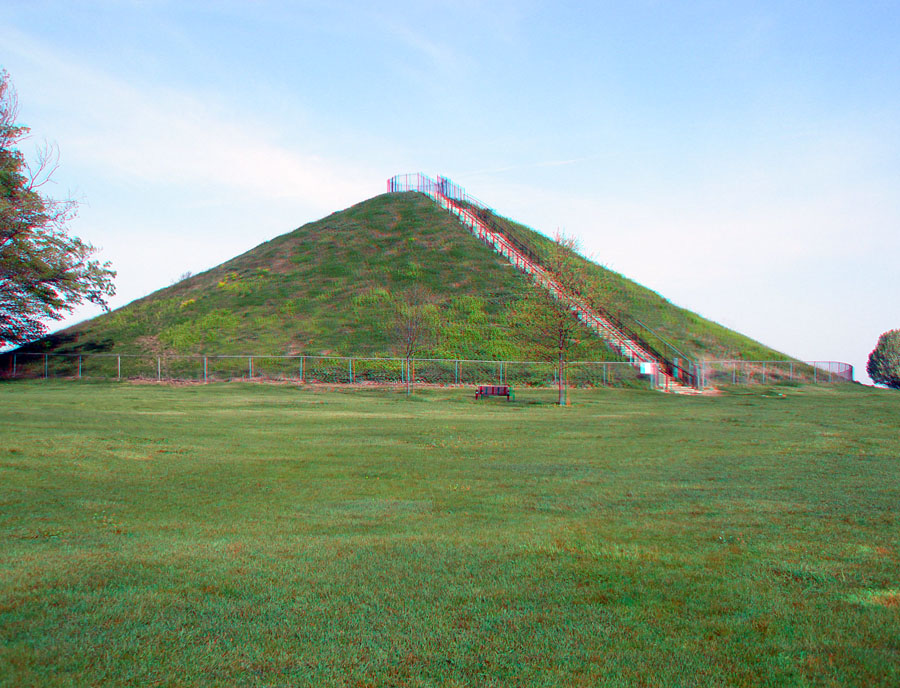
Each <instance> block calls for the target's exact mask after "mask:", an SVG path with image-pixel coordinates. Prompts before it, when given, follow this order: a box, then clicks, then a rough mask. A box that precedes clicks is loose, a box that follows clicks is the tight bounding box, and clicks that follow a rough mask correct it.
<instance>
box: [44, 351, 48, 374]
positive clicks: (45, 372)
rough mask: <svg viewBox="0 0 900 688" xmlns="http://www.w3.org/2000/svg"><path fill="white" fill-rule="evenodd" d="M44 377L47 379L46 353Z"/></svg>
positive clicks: (45, 357)
mask: <svg viewBox="0 0 900 688" xmlns="http://www.w3.org/2000/svg"><path fill="white" fill-rule="evenodd" d="M44 379H45V380H46V379H47V354H44Z"/></svg>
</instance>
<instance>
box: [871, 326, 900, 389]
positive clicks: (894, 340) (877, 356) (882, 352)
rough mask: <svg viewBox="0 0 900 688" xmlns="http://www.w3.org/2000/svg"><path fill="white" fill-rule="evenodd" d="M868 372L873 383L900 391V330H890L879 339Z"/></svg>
mask: <svg viewBox="0 0 900 688" xmlns="http://www.w3.org/2000/svg"><path fill="white" fill-rule="evenodd" d="M866 372H867V373H868V374H869V377H870V378H872V381H873V382H876V383H878V384H880V385H886V386H888V387H891V388H893V389H900V330H889V331H887V332H885V333H884V334H882V335H881V336H880V337H879V338H878V344H876V345H875V349H873V350H872V353H870V354H869V360H868V362H867V363H866Z"/></svg>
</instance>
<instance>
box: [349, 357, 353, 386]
mask: <svg viewBox="0 0 900 688" xmlns="http://www.w3.org/2000/svg"><path fill="white" fill-rule="evenodd" d="M348 365H349V366H350V384H351V385H352V384H353V359H352V358H350V359H348Z"/></svg>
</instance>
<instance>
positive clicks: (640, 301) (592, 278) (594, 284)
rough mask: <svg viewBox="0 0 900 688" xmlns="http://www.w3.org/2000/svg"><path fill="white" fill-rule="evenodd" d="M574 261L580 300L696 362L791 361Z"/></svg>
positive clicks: (523, 234) (510, 227) (525, 237)
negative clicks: (580, 277)
mask: <svg viewBox="0 0 900 688" xmlns="http://www.w3.org/2000/svg"><path fill="white" fill-rule="evenodd" d="M491 219H492V220H493V221H494V222H495V223H496V224H497V225H498V226H499V227H500V229H502V230H503V232H504V233H505V234H506V235H507V236H510V237H513V238H514V239H516V240H518V242H519V243H520V244H525V245H526V246H528V247H529V248H530V249H531V250H532V251H533V252H534V253H535V254H537V255H538V256H546V255H547V254H548V253H549V251H550V250H551V246H552V244H553V241H552V240H551V239H549V238H547V237H546V236H544V235H542V234H539V233H538V232H535V231H534V230H532V229H530V228H528V227H526V226H524V225H521V224H518V223H516V222H513V221H512V220H510V219H508V218H505V217H501V216H499V215H496V214H491ZM576 260H577V261H578V262H579V263H580V264H581V267H582V268H583V269H584V271H585V273H586V274H587V284H588V288H587V289H586V290H585V293H584V296H586V297H587V298H588V301H590V302H592V303H594V304H596V305H600V306H601V307H603V308H604V309H605V310H606V311H608V312H610V313H612V314H614V315H616V314H618V315H622V314H624V315H626V316H631V317H632V318H636V319H637V320H639V321H640V322H642V323H644V324H645V325H646V326H647V327H649V328H650V329H652V330H653V331H654V332H656V333H657V334H658V335H659V336H660V337H661V338H662V339H663V340H665V341H668V342H670V343H671V344H672V345H674V346H675V347H677V348H678V349H679V350H681V351H683V352H684V353H685V354H686V355H688V356H689V357H691V358H693V359H694V360H700V359H704V358H705V359H731V358H743V359H747V360H754V361H771V360H782V361H783V360H790V358H791V357H790V356H787V355H785V354H783V353H780V352H778V351H775V350H773V349H771V348H769V347H767V346H765V345H764V344H761V343H759V342H757V341H755V340H753V339H751V338H750V337H747V336H745V335H742V334H740V333H739V332H735V331H734V330H730V329H728V328H727V327H723V326H722V325H720V324H718V323H716V322H713V321H712V320H707V319H706V318H703V317H701V316H699V315H697V314H696V313H693V312H692V311H689V310H687V309H686V308H680V307H678V306H675V305H674V304H672V303H671V302H670V301H667V300H666V299H665V298H663V297H662V296H660V295H659V294H657V293H656V292H655V291H652V290H650V289H647V288H646V287H643V286H641V285H640V284H638V283H637V282H634V281H632V280H630V279H628V278H627V277H624V276H623V275H620V274H619V273H618V272H615V271H614V270H610V269H609V268H606V267H603V266H602V265H598V264H597V263H595V262H593V261H591V260H588V259H587V258H585V257H584V256H581V255H577V256H576ZM651 343H653V344H656V342H654V341H651Z"/></svg>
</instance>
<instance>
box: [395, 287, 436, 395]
mask: <svg viewBox="0 0 900 688" xmlns="http://www.w3.org/2000/svg"><path fill="white" fill-rule="evenodd" d="M434 301H435V299H434V295H433V294H432V293H431V292H430V291H428V290H427V289H426V288H424V287H422V286H419V285H414V286H412V287H410V288H409V289H406V290H405V291H403V292H401V293H400V294H399V296H398V297H397V299H396V300H395V303H394V307H395V314H394V341H395V343H396V348H397V349H398V351H399V352H400V354H401V355H402V356H403V358H404V360H405V361H406V393H407V394H410V393H411V392H412V380H413V379H414V377H415V370H414V369H413V363H412V359H413V357H414V356H415V355H416V354H417V353H419V352H420V351H421V350H422V349H424V348H426V347H428V346H430V345H431V344H432V343H433V341H434V336H435V333H436V331H437V327H436V325H437V306H435V303H434Z"/></svg>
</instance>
